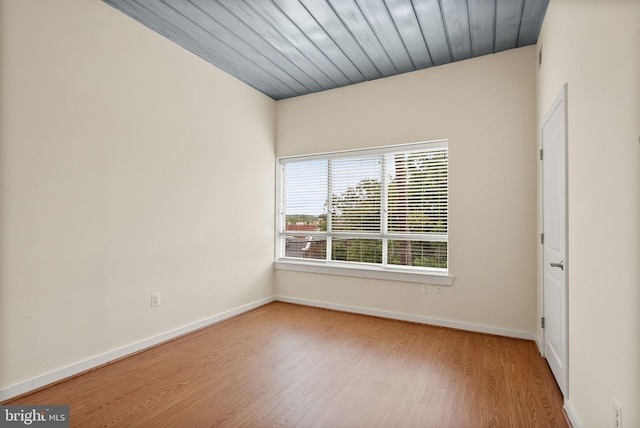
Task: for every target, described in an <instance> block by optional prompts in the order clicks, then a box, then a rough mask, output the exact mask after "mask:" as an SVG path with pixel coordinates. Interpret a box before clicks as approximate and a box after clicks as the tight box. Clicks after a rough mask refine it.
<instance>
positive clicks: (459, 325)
mask: <svg viewBox="0 0 640 428" xmlns="http://www.w3.org/2000/svg"><path fill="white" fill-rule="evenodd" d="M275 300H277V301H280V302H286V303H295V304H298V305H305V306H314V307H317V308H325V309H335V310H337V311H344V312H353V313H356V314H362V315H372V316H376V317H381V318H390V319H395V320H400V321H411V322H416V323H420V324H429V325H437V326H440V327H449V328H455V329H458V330H466V331H473V332H476V333H488V334H495V335H498V336H506V337H514V338H517V339H527V340H535V339H536V335H535V333H528V332H526V331H519V330H510V329H505V328H501V327H491V326H486V325H480V324H471V323H464V322H458V321H451V320H444V319H439V318H429V317H424V316H420V315H410V314H402V313H397V312H388V311H381V310H378V309H369V308H363V307H359V306H349V305H341V304H338V303H329V302H322V301H318V300H307V299H298V298H295V297H286V296H276V298H275Z"/></svg>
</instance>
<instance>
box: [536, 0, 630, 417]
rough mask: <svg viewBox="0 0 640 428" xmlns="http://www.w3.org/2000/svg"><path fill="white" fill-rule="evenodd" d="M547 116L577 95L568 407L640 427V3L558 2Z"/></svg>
mask: <svg viewBox="0 0 640 428" xmlns="http://www.w3.org/2000/svg"><path fill="white" fill-rule="evenodd" d="M538 48H542V65H541V66H540V68H539V70H538V76H537V79H538V120H539V121H541V120H542V118H543V117H544V115H545V114H546V113H547V110H548V109H549V107H550V106H551V103H552V102H553V100H554V98H555V97H556V95H557V93H558V92H559V91H560V89H561V87H562V85H563V84H565V83H567V86H568V96H567V106H568V118H567V120H568V263H567V268H568V277H569V282H568V290H569V366H568V369H569V388H568V397H566V398H568V407H569V408H570V410H571V411H574V412H575V415H576V416H577V417H578V419H579V423H580V424H581V425H582V426H584V427H606V426H613V425H612V414H613V410H612V409H613V399H614V397H615V398H616V399H617V400H618V401H619V402H620V404H621V405H622V409H623V411H622V415H623V426H624V427H640V405H639V404H640V140H639V138H640V1H637V0H614V1H585V2H582V1H562V0H554V1H552V2H551V3H550V6H549V9H548V11H547V14H546V17H545V21H544V24H543V28H542V33H541V35H540V38H539V41H538Z"/></svg>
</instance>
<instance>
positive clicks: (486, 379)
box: [6, 302, 567, 427]
mask: <svg viewBox="0 0 640 428" xmlns="http://www.w3.org/2000/svg"><path fill="white" fill-rule="evenodd" d="M6 404H16V405H17V404H68V405H70V410H71V425H72V426H78V427H94V426H95V427H105V426H107V427H112V426H114V427H115V426H124V427H185V426H189V427H209V426H216V427H245V426H257V427H263V426H278V427H360V426H362V427H471V426H473V427H514V426H517V427H566V426H567V423H566V421H565V419H564V418H563V415H562V396H561V394H560V391H559V389H558V387H557V385H556V383H555V381H554V379H553V377H552V375H551V372H550V370H549V367H548V366H547V364H546V361H545V360H544V359H543V358H541V357H540V356H539V354H538V352H537V349H536V346H535V344H534V343H533V342H531V341H526V340H518V339H510V338H504V337H499V336H492V335H486V334H478V333H470V332H463V331H458V330H452V329H447V328H440V327H433V326H426V325H421V324H413V323H407V322H401V321H393V320H387V319H382V318H375V317H369V316H364V315H357V314H350V313H344V312H336V311H330V310H325V309H318V308H310V307H304V306H299V305H293V304H288V303H282V302H274V303H271V304H268V305H265V306H263V307H260V308H258V309H255V310H253V311H251V312H248V313H245V314H243V315H240V316H238V317H235V318H232V319H229V320H226V321H223V322H221V323H218V324H216V325H213V326H210V327H207V328H205V329H202V330H199V331H197V332H194V333H192V334H189V335H186V336H183V337H181V338H178V339H176V340H173V341H171V342H168V343H165V344H163V345H160V346H157V347H154V348H151V349H149V350H147V351H144V352H141V353H139V354H136V355H133V356H131V357H129V358H125V359H122V360H120V361H117V362H114V363H112V364H109V365H107V366H104V367H101V368H99V369H97V370H94V371H91V372H88V373H86V374H83V375H81V376H77V377H75V378H72V379H69V380H67V381H64V382H61V383H59V384H56V385H53V386H51V387H48V388H45V389H43V390H40V391H37V392H35V393H33V394H31V395H27V396H24V397H20V398H18V399H15V400H13V401H11V402H9V403H6Z"/></svg>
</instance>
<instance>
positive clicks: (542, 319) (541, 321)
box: [540, 317, 544, 328]
mask: <svg viewBox="0 0 640 428" xmlns="http://www.w3.org/2000/svg"><path fill="white" fill-rule="evenodd" d="M540 327H541V328H544V317H542V318H540Z"/></svg>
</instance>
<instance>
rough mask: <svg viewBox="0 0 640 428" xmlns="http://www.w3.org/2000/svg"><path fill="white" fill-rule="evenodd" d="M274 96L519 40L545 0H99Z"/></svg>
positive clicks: (533, 34)
mask: <svg viewBox="0 0 640 428" xmlns="http://www.w3.org/2000/svg"><path fill="white" fill-rule="evenodd" d="M103 1H104V2H105V3H107V4H109V5H111V6H113V7H114V8H116V9H118V10H120V11H122V12H123V13H125V14H126V15H129V16H130V17H131V18H133V19H135V20H136V21H138V22H140V23H142V24H143V25H145V26H147V27H148V28H150V29H152V30H153V31H155V32H157V33H159V34H161V35H163V36H165V37H167V38H168V39H170V40H172V41H173V42H175V43H177V44H178V45H180V46H182V47H184V48H186V49H188V50H189V51H191V52H193V53H194V54H196V55H198V56H200V57H201V58H203V59H204V60H205V61H208V62H210V63H211V64H213V65H215V66H217V67H218V68H220V69H222V70H224V71H226V72H228V73H230V74H231V75H233V76H235V77H236V78H238V79H240V80H241V81H243V82H245V83H247V84H248V85H250V86H252V87H253V88H256V89H257V90H259V91H261V92H263V93H264V94H266V95H268V96H270V97H272V98H274V99H276V100H277V99H284V98H290V97H295V96H299V95H304V94H308V93H313V92H319V91H323V90H327V89H332V88H336V87H341V86H346V85H350V84H354V83H358V82H362V81H365V80H373V79H378V78H381V77H386V76H392V75H395V74H399V73H405V72H409V71H414V70H419V69H422V68H426V67H433V66H438V65H442V64H447V63H450V62H452V61H461V60H464V59H467V58H472V57H476V56H480V55H487V54H491V53H494V52H499V51H502V50H506V49H513V48H516V47H521V46H527V45H530V44H534V43H536V41H537V38H538V34H539V32H540V28H541V26H542V20H543V19H544V14H545V13H546V10H547V6H548V4H549V0H103Z"/></svg>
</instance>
